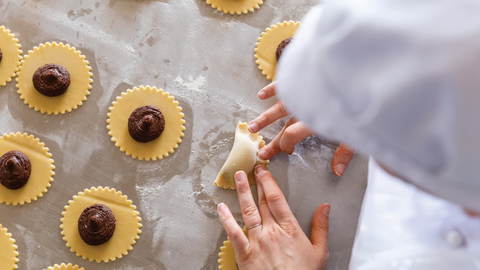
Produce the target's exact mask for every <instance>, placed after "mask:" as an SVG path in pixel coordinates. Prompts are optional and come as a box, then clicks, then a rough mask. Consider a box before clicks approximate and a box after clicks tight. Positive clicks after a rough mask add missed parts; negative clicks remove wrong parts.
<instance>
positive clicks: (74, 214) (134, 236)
mask: <svg viewBox="0 0 480 270" xmlns="http://www.w3.org/2000/svg"><path fill="white" fill-rule="evenodd" d="M97 203H99V204H103V205H106V206H107V207H109V208H110V209H111V210H112V213H113V215H114V216H115V219H116V227H115V232H114V233H113V236H112V238H110V240H108V242H106V243H104V244H102V245H99V246H90V245H88V244H87V243H85V242H84V241H83V240H82V238H81V237H80V233H79V232H78V218H79V217H80V215H81V214H82V212H83V210H85V208H87V207H89V206H91V205H93V204H97ZM135 209H136V207H135V206H134V205H132V201H130V200H128V199H127V196H122V193H121V192H120V191H119V192H117V191H116V190H115V189H113V188H112V189H109V188H108V187H106V188H102V187H98V188H92V189H90V190H88V189H86V190H85V191H84V192H83V193H82V192H80V193H78V195H77V196H73V200H70V201H69V202H68V205H67V206H65V211H64V212H63V213H62V215H63V218H61V219H60V221H61V223H62V225H60V228H61V229H62V235H63V236H64V237H63V240H65V241H66V242H67V247H69V248H70V250H71V251H72V252H74V253H76V254H77V256H79V257H82V258H83V259H84V260H87V259H88V260H90V262H93V261H96V262H97V263H100V262H102V261H104V262H108V261H109V260H111V261H115V259H116V258H122V256H123V255H127V254H128V251H129V250H132V249H133V245H134V244H135V243H136V240H138V239H139V238H140V237H139V236H138V235H139V234H140V233H141V232H142V231H141V230H140V228H141V227H142V224H140V221H141V219H140V217H139V216H138V215H139V214H138V212H137V211H135Z"/></svg>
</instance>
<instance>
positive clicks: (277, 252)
mask: <svg viewBox="0 0 480 270" xmlns="http://www.w3.org/2000/svg"><path fill="white" fill-rule="evenodd" d="M255 178H256V179H257V190H258V198H259V209H260V210H259V209H258V208H257V206H256V205H255V202H254V200H253V196H252V193H251V191H250V186H249V184H248V178H247V175H246V174H245V173H244V172H237V173H236V174H235V184H236V186H237V193H238V200H239V201H240V208H241V209H242V216H243V220H244V222H245V226H246V227H247V230H248V238H247V237H246V236H245V235H244V233H243V231H242V229H241V228H240V226H238V224H237V222H236V221H235V219H234V218H233V216H232V213H231V212H230V210H229V209H228V207H227V206H226V205H225V204H223V203H221V204H219V205H218V215H219V217H220V220H221V221H222V223H223V227H224V228H225V230H226V231H227V234H228V236H229V237H230V241H231V242H232V245H233V248H234V250H235V257H236V259H237V264H238V267H239V269H241V270H245V269H246V270H249V269H255V270H257V269H262V270H268V269H325V266H326V264H327V261H328V246H327V243H328V215H329V213H330V205H329V204H322V205H320V206H319V207H318V208H317V210H316V211H315V214H314V215H313V220H312V236H311V241H310V240H309V239H308V238H307V236H306V235H305V233H304V232H303V231H302V229H301V228H300V225H299V224H298V222H297V220H296V219H295V217H294V216H293V214H292V212H291V211H290V208H289V207H288V204H287V201H286V200H285V197H284V196H283V193H282V191H281V190H280V188H279V187H278V185H277V183H276V182H275V180H274V179H273V177H272V175H271V174H270V172H269V171H267V169H265V167H263V166H257V168H255Z"/></svg>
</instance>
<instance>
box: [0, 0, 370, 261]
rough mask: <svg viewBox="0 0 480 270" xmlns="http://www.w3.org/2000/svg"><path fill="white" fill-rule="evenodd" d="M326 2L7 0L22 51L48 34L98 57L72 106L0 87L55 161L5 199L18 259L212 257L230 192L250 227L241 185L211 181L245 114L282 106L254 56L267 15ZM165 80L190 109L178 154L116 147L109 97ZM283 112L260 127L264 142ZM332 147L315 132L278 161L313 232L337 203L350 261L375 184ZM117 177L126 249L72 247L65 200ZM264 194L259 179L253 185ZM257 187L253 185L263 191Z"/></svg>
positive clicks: (333, 228)
mask: <svg viewBox="0 0 480 270" xmlns="http://www.w3.org/2000/svg"><path fill="white" fill-rule="evenodd" d="M318 3H319V1H317V0H289V1H287V0H265V3H264V5H262V6H261V7H260V9H259V10H255V12H253V13H249V14H246V15H230V14H224V13H223V12H218V11H217V10H215V9H213V8H212V7H211V6H209V5H207V4H206V2H205V0H157V1H153V0H152V1H135V0H111V1H106V0H105V1H102V0H92V1H90V0H78V1H59V0H32V1H29V0H15V1H13V0H11V1H7V0H0V18H1V19H0V25H5V26H6V28H8V29H10V30H11V31H12V32H13V33H14V34H15V35H16V37H17V38H18V39H19V41H20V44H21V45H22V50H23V52H24V54H26V53H27V52H28V51H29V50H32V49H33V47H34V46H38V45H39V44H40V43H46V42H53V41H56V42H64V43H68V44H70V45H72V46H75V47H76V48H77V49H79V50H80V51H81V52H82V54H84V55H85V56H86V58H87V60H88V61H89V62H90V66H91V67H92V73H93V81H94V82H93V88H92V90H91V95H90V96H89V97H88V100H87V101H86V102H85V103H84V104H83V105H82V106H80V107H79V108H78V109H77V110H74V111H72V112H71V113H66V114H65V115H58V116H55V115H51V116H49V115H46V114H41V113H40V112H35V111H34V110H33V109H30V108H29V107H28V106H27V105H25V104H24V103H23V101H22V100H21V99H20V96H19V94H17V92H16V87H15V83H14V82H10V83H8V84H7V86H5V87H2V88H0V121H1V125H0V131H1V133H2V134H4V133H10V132H27V133H29V134H33V135H34V136H35V137H38V138H40V140H41V141H42V142H44V143H45V144H46V146H47V147H48V148H49V149H50V152H51V153H52V155H53V159H54V160H55V163H54V165H55V167H56V168H55V176H54V181H53V183H52V187H51V188H49V190H48V192H47V193H46V194H45V195H44V196H43V197H42V198H40V199H39V200H38V201H34V202H32V203H30V204H26V205H23V206H20V205H19V206H13V205H10V206H7V205H6V204H0V213H1V214H0V224H2V225H3V226H4V227H6V228H7V229H8V230H9V232H11V233H12V234H13V237H14V238H15V240H16V243H17V245H18V251H19V253H20V255H19V257H18V258H19V260H20V262H19V263H18V268H19V269H46V268H47V267H48V266H51V265H53V264H55V263H62V262H65V263H69V262H70V263H73V264H78V265H80V266H82V267H85V269H86V270H96V269H129V270H134V269H135V270H136V269H217V267H218V263H217V260H218V253H219V251H220V246H221V245H222V243H223V241H224V240H226V238H227V235H226V233H225V231H224V229H223V227H222V225H221V223H220V221H219V219H218V216H217V213H216V205H217V204H218V203H220V202H225V203H226V204H227V205H228V206H229V207H230V208H231V209H232V211H233V212H234V216H235V218H236V219H237V221H238V222H239V224H241V225H242V226H243V221H242V218H241V214H240V208H239V204H238V200H237V194H236V192H233V191H228V190H223V189H221V188H218V187H215V186H214V185H213V181H214V180H215V177H216V175H217V173H218V171H219V170H220V168H221V166H222V165H223V162H224V161H225V160H226V158H227V156H228V153H229V151H230V149H231V147H232V145H233V136H234V131H235V126H236V124H237V123H238V121H240V120H241V121H249V120H251V119H253V118H255V117H256V116H257V115H259V114H260V113H262V112H263V111H264V110H266V109H267V108H269V107H270V106H271V105H273V104H274V102H275V100H269V101H261V100H259V99H258V98H257V95H256V94H257V92H258V91H259V90H260V89H261V88H262V87H264V86H265V85H267V84H268V83H269V81H267V79H266V78H265V76H263V75H262V74H261V71H260V70H258V68H257V65H256V64H255V59H254V57H253V55H254V52H253V50H254V48H255V43H256V41H257V38H258V37H259V36H260V34H261V33H262V32H263V31H264V30H265V29H266V28H267V27H270V26H271V25H272V24H276V23H277V22H281V21H284V20H295V21H297V20H301V19H302V17H303V15H304V14H305V13H306V12H307V11H308V10H309V9H310V8H311V7H313V6H314V5H316V4H318ZM140 85H151V86H157V87H159V88H162V89H164V90H166V91H167V92H169V93H170V94H171V95H173V96H174V97H175V98H176V99H177V100H178V101H179V102H180V106H181V107H182V108H183V112H184V113H185V120H186V124H185V127H186V130H185V137H184V138H183V142H182V143H181V144H180V146H179V148H178V149H177V150H176V151H175V153H174V154H172V155H170V156H169V157H167V158H164V159H162V160H157V161H149V162H146V161H140V160H136V159H132V158H131V157H130V156H127V155H125V154H124V153H122V152H120V149H119V148H117V147H115V145H114V143H113V142H112V141H111V140H110V139H111V138H110V136H109V135H108V132H107V129H106V119H107V113H108V110H109V107H110V106H111V104H112V101H114V100H115V98H116V97H117V96H119V95H120V93H121V92H124V91H126V90H127V89H130V88H132V87H134V86H140ZM285 122H286V120H285V119H283V120H281V121H278V123H275V124H273V125H271V126H270V127H268V128H266V129H265V130H263V131H262V132H261V135H263V136H264V138H265V140H266V141H267V142H269V141H271V140H272V139H273V138H274V137H275V135H276V133H278V131H280V129H281V127H282V125H283V124H284V123H285ZM334 150H335V145H334V144H332V143H329V142H328V141H326V140H324V139H322V138H321V137H319V136H313V137H311V138H309V139H306V140H305V141H303V142H301V143H299V145H297V147H296V150H295V152H294V153H293V154H292V155H290V156H288V155H286V154H283V153H282V154H279V155H277V156H276V157H274V158H273V159H272V160H271V164H270V167H269V170H270V171H271V172H272V174H273V175H274V177H275V179H276V180H277V182H278V184H279V186H280V188H281V189H282V191H283V192H284V193H285V196H286V198H287V200H288V203H289V205H290V207H291V209H292V211H293V212H294V214H295V216H296V217H297V219H298V221H299V223H300V225H301V227H302V229H303V230H304V231H305V232H306V233H307V235H308V236H310V229H311V219H312V216H313V213H314V211H315V209H316V207H317V206H318V205H320V204H322V203H325V202H328V203H330V204H331V205H332V212H331V219H330V240H329V249H330V261H329V263H328V267H327V269H330V270H331V269H347V268H348V263H349V259H350V253H351V247H352V244H353V239H354V235H355V232H356V227H357V220H358V216H359V213H360V208H361V203H362V199H363V194H364V192H365V188H366V176H367V159H366V158H365V157H362V156H360V155H356V156H355V157H354V159H353V160H352V162H351V164H350V166H349V167H348V168H347V170H346V172H345V175H344V176H343V177H342V178H339V177H336V176H335V175H334V174H333V173H332V172H331V169H330V163H331V159H332V156H333V152H334ZM98 186H108V187H112V188H115V189H117V190H119V191H122V192H123V194H125V195H127V196H128V198H129V199H131V200H132V201H133V203H134V205H136V206H137V210H138V211H139V212H140V217H141V218H142V224H143V228H142V234H141V235H140V239H139V240H138V241H137V243H136V244H135V245H134V248H133V250H132V251H130V252H129V254H128V255H127V256H124V257H123V258H121V259H117V260H116V261H113V262H109V263H106V264H105V263H101V264H97V263H95V262H94V263H90V262H89V261H87V260H83V259H82V258H80V257H77V256H76V255H75V254H74V253H72V252H70V250H69V248H67V247H66V246H65V241H64V240H63V239H62V236H61V235H60V232H61V230H60V228H59V226H60V218H61V216H62V214H61V213H62V211H63V210H64V206H65V205H66V204H68V201H69V200H70V199H72V197H73V196H74V195H76V194H77V193H78V192H80V191H83V190H84V189H89V188H91V187H98ZM253 191H254V193H255V194H256V187H253ZM255 197H256V196H255Z"/></svg>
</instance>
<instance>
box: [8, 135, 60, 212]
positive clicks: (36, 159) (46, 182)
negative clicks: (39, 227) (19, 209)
mask: <svg viewBox="0 0 480 270" xmlns="http://www.w3.org/2000/svg"><path fill="white" fill-rule="evenodd" d="M9 151H20V152H22V153H23V154H25V155H26V156H27V157H28V159H29V160H30V164H31V174H30V177H29V179H28V181H27V183H26V184H25V185H24V186H23V187H21V188H19V189H8V188H6V187H5V186H3V185H0V203H6V204H7V205H10V204H13V205H17V204H21V205H23V204H25V203H30V202H31V201H32V200H33V201H36V200H37V198H39V197H42V196H43V194H44V193H45V192H47V189H48V188H49V187H50V186H51V184H50V183H51V182H52V181H53V175H55V173H54V172H53V170H54V169H55V166H54V165H53V159H51V157H52V154H50V153H49V152H48V148H46V147H45V144H44V143H42V142H40V139H38V138H34V137H33V135H30V136H29V135H28V134H27V133H23V134H20V132H18V133H17V134H13V133H10V134H9V135H6V134H5V135H3V137H0V156H2V155H4V154H5V153H7V152H9Z"/></svg>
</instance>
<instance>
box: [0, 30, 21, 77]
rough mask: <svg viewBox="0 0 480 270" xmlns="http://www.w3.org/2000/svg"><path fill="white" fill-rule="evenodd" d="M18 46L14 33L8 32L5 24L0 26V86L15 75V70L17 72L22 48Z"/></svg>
mask: <svg viewBox="0 0 480 270" xmlns="http://www.w3.org/2000/svg"><path fill="white" fill-rule="evenodd" d="M20 48H21V46H20V44H18V39H16V38H15V35H14V34H12V33H10V30H8V29H5V26H3V25H2V26H0V49H1V50H2V61H1V62H0V86H5V85H6V84H7V82H11V81H12V78H13V77H15V72H17V70H18V66H19V65H20V60H22V50H20Z"/></svg>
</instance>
